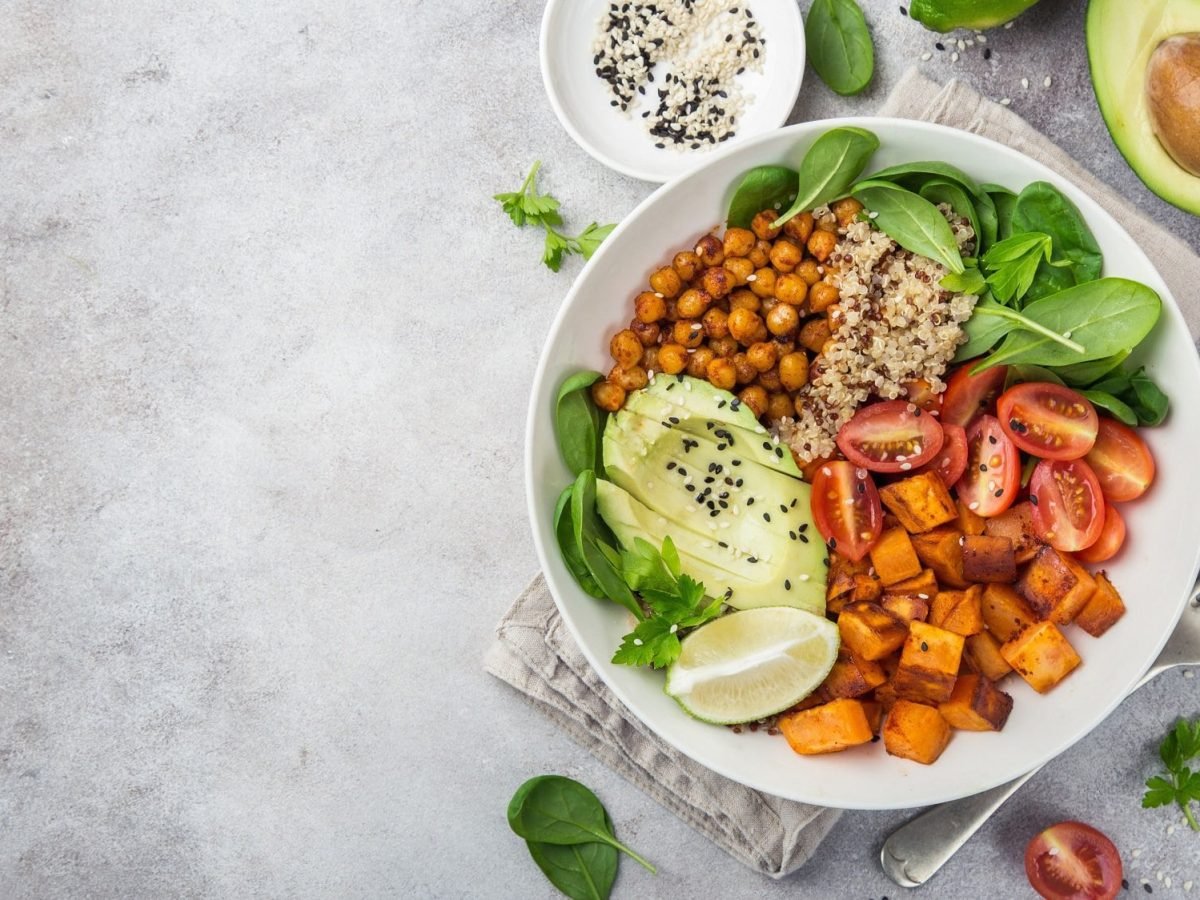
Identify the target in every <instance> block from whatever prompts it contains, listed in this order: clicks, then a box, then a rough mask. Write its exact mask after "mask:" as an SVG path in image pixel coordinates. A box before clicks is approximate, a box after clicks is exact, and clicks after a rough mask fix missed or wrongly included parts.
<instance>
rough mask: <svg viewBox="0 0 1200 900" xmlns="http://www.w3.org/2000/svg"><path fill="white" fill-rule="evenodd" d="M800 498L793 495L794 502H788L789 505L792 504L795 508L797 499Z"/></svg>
mask: <svg viewBox="0 0 1200 900" xmlns="http://www.w3.org/2000/svg"><path fill="white" fill-rule="evenodd" d="M798 499H799V498H798V497H793V498H792V502H791V503H789V504H788V506H790V507H791V508H792V509H795V508H796V501H797V500H798Z"/></svg>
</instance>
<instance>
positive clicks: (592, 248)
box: [575, 222, 617, 259]
mask: <svg viewBox="0 0 1200 900" xmlns="http://www.w3.org/2000/svg"><path fill="white" fill-rule="evenodd" d="M616 227H617V226H616V225H615V224H612V225H597V224H596V223H595V222H593V223H592V224H591V225H589V226H588V227H587V228H585V229H583V231H581V232H580V233H579V237H577V238H575V244H576V246H577V247H578V248H579V253H580V255H581V256H583V258H584V259H591V258H592V254H593V253H595V252H596V250H597V249H599V247H600V245H601V244H602V243H603V242H604V239H605V238H606V237H608V235H609V234H610V233H611V232H612V230H613V229H614V228H616Z"/></svg>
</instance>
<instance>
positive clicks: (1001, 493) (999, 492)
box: [996, 488, 1004, 497]
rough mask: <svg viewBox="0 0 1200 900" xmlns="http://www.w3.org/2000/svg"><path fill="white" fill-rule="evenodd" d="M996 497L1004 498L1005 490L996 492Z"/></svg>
mask: <svg viewBox="0 0 1200 900" xmlns="http://www.w3.org/2000/svg"><path fill="white" fill-rule="evenodd" d="M996 496H997V497H1003V496H1004V488H1000V490H998V491H996Z"/></svg>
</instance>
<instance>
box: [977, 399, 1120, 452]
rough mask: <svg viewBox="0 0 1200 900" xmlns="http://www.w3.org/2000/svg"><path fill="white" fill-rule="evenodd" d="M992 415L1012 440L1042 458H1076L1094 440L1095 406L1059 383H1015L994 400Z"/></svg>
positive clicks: (1096, 421)
mask: <svg viewBox="0 0 1200 900" xmlns="http://www.w3.org/2000/svg"><path fill="white" fill-rule="evenodd" d="M996 418H998V419H999V420H1000V424H1001V425H1002V426H1003V427H1004V430H1005V431H1006V432H1008V436H1009V437H1010V438H1012V439H1013V443H1014V444H1016V445H1017V446H1018V447H1020V448H1021V449H1022V450H1024V451H1025V452H1026V453H1032V454H1033V455H1034V456H1040V457H1042V459H1079V457H1081V456H1084V455H1085V454H1086V453H1087V452H1088V451H1089V450H1091V449H1092V445H1093V444H1094V443H1096V431H1097V429H1098V428H1099V424H1100V417H1099V416H1097V415H1096V408H1095V407H1094V406H1092V404H1091V402H1090V401H1088V399H1087V398H1086V397H1082V396H1080V395H1079V394H1077V393H1075V392H1074V391H1073V390H1071V389H1070V388H1067V387H1063V386H1062V385H1061V384H1050V383H1049V382H1045V381H1033V382H1029V383H1028V384H1017V385H1014V386H1012V387H1010V388H1009V389H1008V390H1007V391H1005V392H1004V393H1003V394H1001V395H1000V399H999V400H997V401H996Z"/></svg>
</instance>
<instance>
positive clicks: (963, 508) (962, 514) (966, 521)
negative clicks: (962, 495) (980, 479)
mask: <svg viewBox="0 0 1200 900" xmlns="http://www.w3.org/2000/svg"><path fill="white" fill-rule="evenodd" d="M955 506H957V507H958V530H959V531H961V532H962V533H963V534H983V529H984V528H985V527H986V526H987V519H985V518H984V517H983V516H981V515H979V514H978V513H977V512H974V511H973V510H971V509H968V508H967V504H965V503H963V502H962V500H956V501H955Z"/></svg>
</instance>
